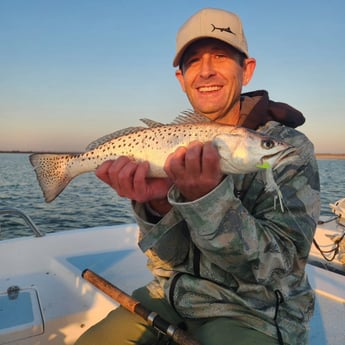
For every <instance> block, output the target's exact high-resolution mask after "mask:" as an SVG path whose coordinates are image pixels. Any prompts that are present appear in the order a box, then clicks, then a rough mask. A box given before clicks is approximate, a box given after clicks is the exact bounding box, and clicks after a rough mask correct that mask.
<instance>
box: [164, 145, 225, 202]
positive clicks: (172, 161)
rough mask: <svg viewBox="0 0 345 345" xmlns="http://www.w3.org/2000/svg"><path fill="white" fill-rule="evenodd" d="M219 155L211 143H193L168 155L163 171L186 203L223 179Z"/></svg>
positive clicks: (200, 195)
mask: <svg viewBox="0 0 345 345" xmlns="http://www.w3.org/2000/svg"><path fill="white" fill-rule="evenodd" d="M219 159H220V157H219V154H218V151H217V149H216V148H215V147H214V146H213V145H212V143H211V142H207V143H205V144H202V143H200V142H196V141H195V142H193V143H191V144H190V145H188V146H187V147H180V148H178V149H177V150H176V151H175V152H174V153H172V154H170V155H169V156H168V158H167V160H166V162H165V166H164V170H165V172H166V173H167V175H168V176H169V178H170V179H171V181H173V183H174V184H175V185H176V187H177V188H178V189H179V191H180V192H181V194H182V195H183V196H184V197H185V198H186V200H187V201H193V200H196V199H198V198H200V197H202V196H204V195H206V194H207V193H209V192H210V191H211V190H212V189H214V188H215V187H216V186H217V185H218V184H219V183H220V182H221V181H222V179H223V178H224V175H223V173H222V172H221V170H220V166H219Z"/></svg>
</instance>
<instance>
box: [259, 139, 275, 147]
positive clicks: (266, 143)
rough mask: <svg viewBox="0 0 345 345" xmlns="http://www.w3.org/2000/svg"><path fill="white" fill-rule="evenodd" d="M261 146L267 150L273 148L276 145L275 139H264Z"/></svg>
mask: <svg viewBox="0 0 345 345" xmlns="http://www.w3.org/2000/svg"><path fill="white" fill-rule="evenodd" d="M261 147H262V148H263V149H265V150H269V149H272V148H273V147H274V141H273V140H272V139H265V140H262V141H261Z"/></svg>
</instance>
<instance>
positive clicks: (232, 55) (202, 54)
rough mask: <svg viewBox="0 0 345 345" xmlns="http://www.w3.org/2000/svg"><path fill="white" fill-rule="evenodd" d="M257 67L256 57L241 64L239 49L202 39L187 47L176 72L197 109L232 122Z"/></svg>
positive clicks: (214, 117)
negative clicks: (179, 68) (243, 92)
mask: <svg viewBox="0 0 345 345" xmlns="http://www.w3.org/2000/svg"><path fill="white" fill-rule="evenodd" d="M248 62H249V63H251V65H252V66H251V67H252V68H248ZM254 68H255V60H254V59H246V60H245V62H244V65H243V66H241V65H240V64H239V54H238V52H237V51H236V50H234V49H233V48H232V47H230V46H229V45H228V44H226V43H224V42H222V41H219V40H215V39H202V40H199V41H197V42H195V43H193V44H192V45H191V46H190V47H188V49H187V50H186V52H185V54H184V56H183V64H182V70H177V71H176V76H177V78H178V80H179V82H180V84H181V87H182V89H183V91H184V92H186V94H187V97H188V99H189V101H190V103H191V105H192V106H193V108H194V110H195V111H197V112H199V113H201V114H204V115H205V116H207V117H208V118H209V119H210V120H218V121H220V122H223V121H224V120H225V119H226V122H228V123H229V122H231V121H229V119H230V117H233V118H235V117H238V116H239V105H240V102H239V101H240V95H241V90H242V86H243V85H245V84H247V83H248V82H249V80H250V78H251V76H252V74H253V71H254ZM222 119H223V121H222Z"/></svg>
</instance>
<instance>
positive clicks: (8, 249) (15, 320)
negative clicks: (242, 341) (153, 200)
mask: <svg viewBox="0 0 345 345" xmlns="http://www.w3.org/2000/svg"><path fill="white" fill-rule="evenodd" d="M332 226H333V225H331V226H330V225H329V224H327V228H328V229H331V230H329V231H333V232H334V231H338V230H339V229H338V230H337V229H336V228H332ZM321 228H322V227H321ZM321 228H320V230H321ZM340 230H341V229H340ZM340 230H339V231H340ZM322 231H323V230H322ZM136 236H137V227H136V225H134V224H132V225H120V226H114V227H99V228H92V229H80V230H72V231H66V232H59V233H54V234H48V235H46V236H44V237H30V238H27V237H25V238H18V239H14V240H4V241H1V242H0V263H1V271H0V320H1V322H0V344H18V345H34V344H35V345H36V344H49V345H55V344H56V345H58V344H59V345H62V344H66V345H67V344H73V343H74V341H75V339H76V338H78V336H79V335H80V334H81V333H83V332H84V331H85V330H86V329H87V328H88V327H90V326H91V325H92V324H94V323H95V322H97V321H98V320H100V319H102V318H103V317H104V316H105V315H106V314H107V313H108V312H109V311H110V310H112V309H113V308H114V307H116V303H115V302H114V301H112V300H111V299H110V298H108V297H107V296H105V295H104V294H103V293H102V292H100V291H98V290H97V289H96V288H94V287H93V286H92V285H91V284H90V283H88V282H86V281H84V280H83V279H82V278H81V273H82V271H83V270H84V269H86V268H89V269H92V270H93V271H95V272H96V273H98V274H99V275H101V276H102V277H104V278H105V279H107V280H109V281H110V282H112V283H113V284H114V285H116V286H118V287H119V288H121V289H122V290H124V291H126V292H127V293H131V291H132V290H133V289H134V288H136V287H139V286H142V285H143V284H145V283H146V282H148V281H149V280H150V279H151V275H150V273H149V271H148V270H147V268H146V258H145V256H144V255H143V254H142V253H141V252H140V250H139V249H138V248H137V245H136V242H137V239H136ZM320 236H324V235H323V234H321V235H320ZM326 239H327V240H329V239H328V237H327V238H326ZM323 240H325V239H323ZM311 260H312V261H318V262H319V266H320V267H317V266H314V265H308V267H307V271H308V274H309V279H310V282H311V284H312V286H313V287H314V289H315V291H316V295H317V300H316V310H315V314H314V317H313V319H312V322H311V337H310V344H312V345H339V344H345V331H344V325H345V276H344V275H342V274H339V273H335V272H332V271H330V270H326V269H325V268H324V267H326V266H325V263H324V260H322V259H321V258H320V255H319V254H318V251H317V250H316V248H313V249H312V251H311ZM328 265H329V264H328ZM332 265H335V266H337V267H338V271H339V270H340V269H342V270H343V271H344V268H343V266H342V265H341V263H339V262H336V263H335V264H334V263H333V264H332ZM321 267H323V268H321ZM16 287H18V288H19V290H17V289H16ZM9 288H11V291H12V292H10V293H9V291H8V289H9Z"/></svg>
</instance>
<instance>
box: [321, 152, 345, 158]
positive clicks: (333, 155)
mask: <svg viewBox="0 0 345 345" xmlns="http://www.w3.org/2000/svg"><path fill="white" fill-rule="evenodd" d="M316 158H317V159H345V153H316Z"/></svg>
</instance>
